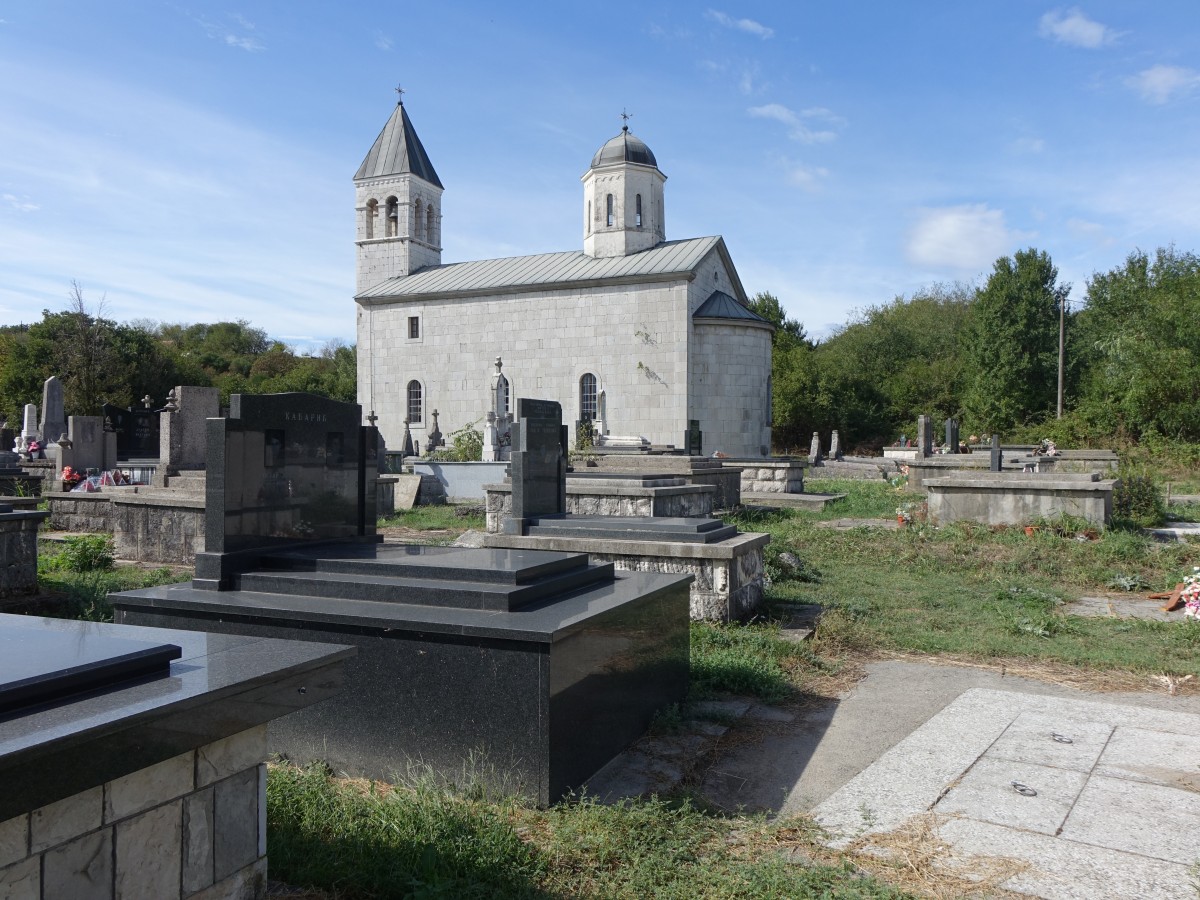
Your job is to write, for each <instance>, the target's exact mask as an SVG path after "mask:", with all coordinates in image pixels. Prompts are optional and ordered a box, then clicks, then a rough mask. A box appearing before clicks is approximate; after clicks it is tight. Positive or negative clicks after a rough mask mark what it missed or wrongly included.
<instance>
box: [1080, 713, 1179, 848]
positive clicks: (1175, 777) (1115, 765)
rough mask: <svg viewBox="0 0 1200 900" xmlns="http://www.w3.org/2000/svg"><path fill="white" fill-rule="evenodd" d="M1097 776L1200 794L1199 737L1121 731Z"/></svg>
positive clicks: (1147, 730) (1104, 755)
mask: <svg viewBox="0 0 1200 900" xmlns="http://www.w3.org/2000/svg"><path fill="white" fill-rule="evenodd" d="M1095 774H1097V775H1107V776H1109V777H1110V778H1126V779H1128V780H1130V781H1148V782H1151V783H1153V784H1161V785H1165V786H1166V787H1179V788H1184V789H1186V790H1190V791H1197V792H1200V736H1197V735H1193V734H1175V733H1172V732H1167V731H1156V730H1153V729H1147V728H1122V727H1119V728H1117V730H1116V731H1115V732H1114V733H1113V736H1112V739H1111V740H1109V742H1108V746H1107V747H1105V748H1104V753H1103V754H1101V756H1100V761H1099V763H1098V764H1097V766H1096V772H1095ZM1197 856H1200V853H1197Z"/></svg>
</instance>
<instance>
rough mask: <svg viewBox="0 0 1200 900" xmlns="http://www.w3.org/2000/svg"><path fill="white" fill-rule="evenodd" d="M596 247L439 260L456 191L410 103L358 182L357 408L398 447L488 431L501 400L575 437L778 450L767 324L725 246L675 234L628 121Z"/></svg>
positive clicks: (587, 195) (607, 149)
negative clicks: (582, 426) (690, 434)
mask: <svg viewBox="0 0 1200 900" xmlns="http://www.w3.org/2000/svg"><path fill="white" fill-rule="evenodd" d="M582 180H583V210H582V213H583V235H582V238H583V246H582V248H581V249H576V250H564V251H562V252H559V253H539V254H536V255H533V256H518V257H512V258H508V259H485V260H476V261H472V262H459V263H448V264H443V263H442V246H441V243H442V242H441V238H442V208H441V199H442V182H441V180H440V179H439V178H438V175H437V172H436V171H434V168H433V164H432V162H431V161H430V159H429V156H428V154H427V153H426V152H425V148H424V147H423V146H422V144H421V141H420V139H419V138H418V137H417V133H416V131H415V130H414V129H413V125H412V121H411V120H410V119H409V117H408V113H407V112H406V111H405V108H404V105H403V103H399V104H397V106H396V109H395V111H394V112H393V113H392V116H391V118H390V119H388V122H387V124H386V125H385V126H384V127H383V131H381V132H380V134H379V137H378V138H376V140H375V144H374V145H373V146H372V147H371V151H370V152H369V153H368V154H367V157H366V159H364V160H363V163H362V165H361V166H360V167H359V169H358V173H357V174H356V175H355V176H354V186H355V194H356V209H357V236H356V240H355V244H356V246H357V248H358V252H357V257H358V260H357V266H358V268H357V295H356V297H355V301H356V303H357V305H358V398H359V402H360V403H361V404H362V406H363V409H364V411H369V410H374V412H375V414H376V415H377V416H378V425H379V428H380V430H381V431H382V432H383V435H384V438H385V439H386V440H387V443H388V446H389V447H391V448H393V449H398V448H399V446H400V443H401V441H402V439H403V434H404V420H405V419H407V420H408V422H409V427H410V430H411V433H412V437H413V438H414V440H416V441H417V442H418V443H419V446H420V447H421V449H422V450H424V448H425V446H426V437H427V435H428V433H429V431H431V430H432V427H433V415H432V414H433V412H434V410H437V412H438V413H439V415H438V426H439V428H440V430H441V432H442V433H443V434H445V435H449V434H450V433H452V432H453V431H455V430H457V429H459V428H461V427H462V426H464V425H467V424H472V423H473V424H474V425H475V427H476V428H479V429H480V430H482V426H483V418H484V415H485V413H486V412H487V411H488V410H490V409H493V407H494V405H495V404H494V403H493V397H494V396H495V395H494V394H493V392H492V385H493V384H494V383H495V382H494V379H495V376H496V374H497V369H496V360H497V358H500V359H502V360H503V363H502V365H503V368H502V373H501V378H500V379H498V381H499V388H500V389H499V392H498V393H499V397H500V399H499V401H498V403H499V404H500V405H501V406H503V404H504V403H506V402H507V403H515V399H516V398H517V397H518V396H520V397H535V398H539V399H546V400H557V401H558V402H559V403H561V404H562V408H563V419H564V422H566V423H567V424H569V425H570V426H571V429H572V441H574V439H575V436H574V431H575V428H576V424H577V422H579V421H581V420H590V421H591V422H592V423H593V428H594V430H598V431H601V432H602V433H605V434H611V435H623V436H624V435H631V436H632V435H637V436H641V437H645V438H647V439H649V441H651V442H652V443H654V444H674V445H675V446H677V447H680V448H683V447H684V446H686V434H687V430H688V423H689V420H697V421H698V422H699V423H700V429H701V432H702V433H703V451H704V453H706V454H709V455H711V454H712V453H714V452H718V451H719V452H722V453H725V454H727V455H729V456H734V457H756V456H763V455H766V454H769V452H770V444H771V436H770V403H771V400H770V397H771V382H770V377H771V331H772V326H771V325H770V323H768V322H767V321H765V320H764V319H762V318H761V317H759V316H757V315H756V314H754V313H753V312H751V311H750V310H749V309H748V308H747V307H746V300H747V298H746V292H745V290H744V289H743V287H742V283H741V280H740V279H739V278H738V274H737V270H736V269H735V268H734V265H733V260H732V259H730V256H729V250H728V249H727V248H726V246H725V241H724V239H723V238H721V237H720V236H714V237H700V238H689V239H686V240H677V241H668V240H667V239H666V227H665V219H666V215H665V208H664V202H663V185H664V184H665V182H666V180H667V177H666V176H665V175H664V174H663V173H662V172H661V171H660V170H659V168H658V162H657V160H655V158H654V154H653V153H651V152H650V148H649V147H647V146H646V144H645V143H643V142H642V141H641V140H639V139H638V138H636V137H634V135H633V134H631V133H630V131H629V129H628V127H625V128H623V129H622V130H621V133H620V134H618V135H617V136H616V137H614V138H613V139H612V140H610V141H608V142H607V143H606V144H604V146H603V147H601V148H600V149H599V150H598V151H597V152H596V155H595V156H594V157H593V158H592V163H591V166H590V167H589V168H588V170H587V172H585V173H584V175H583V179H582Z"/></svg>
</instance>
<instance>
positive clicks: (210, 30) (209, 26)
mask: <svg viewBox="0 0 1200 900" xmlns="http://www.w3.org/2000/svg"><path fill="white" fill-rule="evenodd" d="M230 18H232V19H233V20H234V22H236V23H237V24H238V25H239V26H241V28H242V29H243V30H245V31H253V30H254V23H252V22H248V21H246V19H244V18H243V17H242V16H239V15H233V16H231V17H230ZM192 20H193V21H194V22H195V23H196V24H197V25H199V26H200V27H201V28H203V29H204V31H205V33H206V34H207V35H208V36H209V37H210V38H212V39H213V40H215V41H220V42H221V43H223V44H224V45H225V46H227V47H236V48H237V49H239V50H245V51H246V52H248V53H255V52H257V51H259V50H265V49H266V48H265V47H264V46H263V44H262V42H261V41H259V40H258V39H257V38H254V37H251V36H249V35H247V34H239V33H238V32H236V31H235V30H233V29H232V28H230V27H229V26H228V25H223V24H220V23H218V22H211V21H209V20H208V19H205V18H201V17H199V16H192Z"/></svg>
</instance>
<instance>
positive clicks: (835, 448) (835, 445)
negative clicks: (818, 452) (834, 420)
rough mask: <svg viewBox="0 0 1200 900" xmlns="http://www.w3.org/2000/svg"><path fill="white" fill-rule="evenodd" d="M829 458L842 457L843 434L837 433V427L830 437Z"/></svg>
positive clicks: (836, 458)
mask: <svg viewBox="0 0 1200 900" xmlns="http://www.w3.org/2000/svg"><path fill="white" fill-rule="evenodd" d="M829 458H830V459H833V460H838V459H841V458H842V436H841V435H840V434H838V433H837V430H836V429H835V430H834V432H833V436H832V437H831V438H830V439H829Z"/></svg>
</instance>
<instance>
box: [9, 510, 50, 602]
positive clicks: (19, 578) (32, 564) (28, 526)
mask: <svg viewBox="0 0 1200 900" xmlns="http://www.w3.org/2000/svg"><path fill="white" fill-rule="evenodd" d="M46 515H47V514H46V513H43V512H10V513H0V600H3V599H5V598H8V597H21V596H24V595H25V594H32V593H33V592H34V591H36V590H37V583H38V579H37V531H38V525H40V524H41V523H42V520H43V519H45V518H46Z"/></svg>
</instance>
